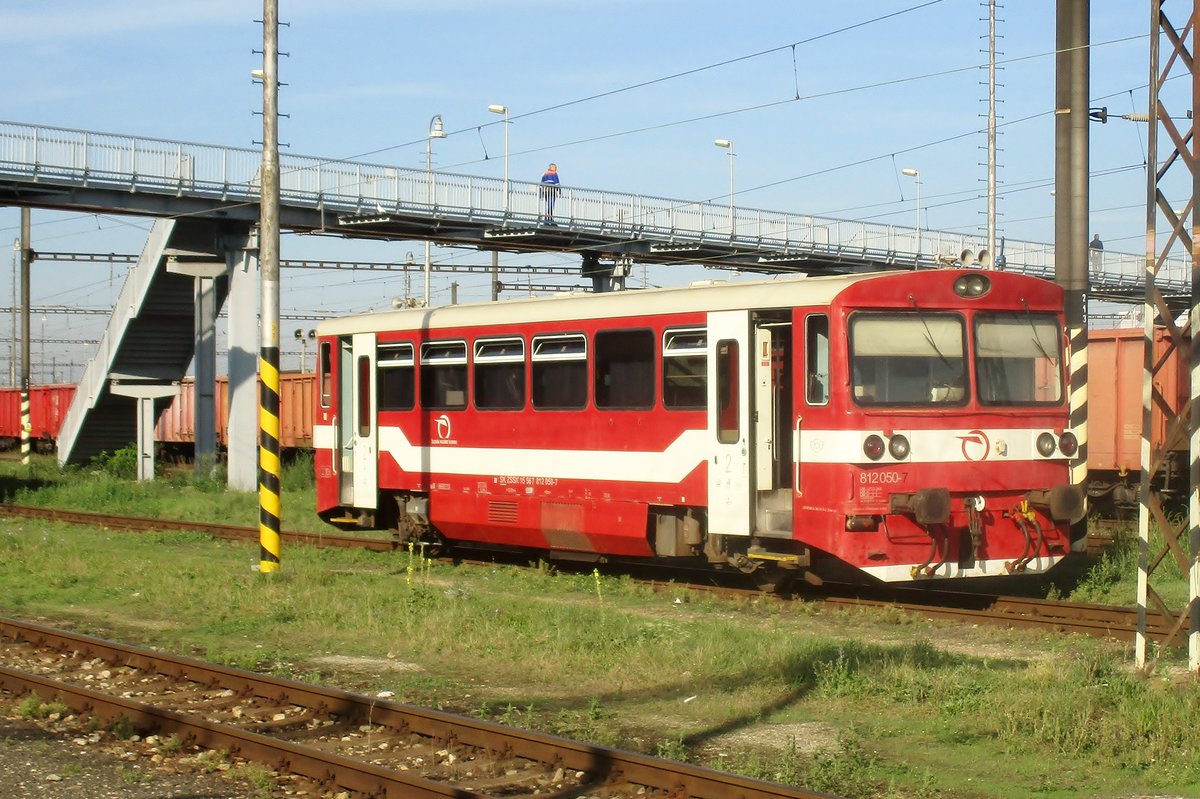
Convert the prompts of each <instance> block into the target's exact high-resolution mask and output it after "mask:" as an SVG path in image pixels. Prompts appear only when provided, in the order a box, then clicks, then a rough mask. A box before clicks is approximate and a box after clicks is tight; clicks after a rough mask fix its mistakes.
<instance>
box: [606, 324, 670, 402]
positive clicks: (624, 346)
mask: <svg viewBox="0 0 1200 799" xmlns="http://www.w3.org/2000/svg"><path fill="white" fill-rule="evenodd" d="M595 347H596V352H595V354H594V357H593V360H594V369H595V386H596V388H595V391H596V407H597V408H614V409H637V408H651V407H653V406H654V354H655V352H654V351H655V347H654V333H653V332H652V331H650V330H605V331H602V332H600V333H597V334H596V343H595Z"/></svg>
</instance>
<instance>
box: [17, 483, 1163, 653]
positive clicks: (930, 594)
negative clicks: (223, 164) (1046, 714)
mask: <svg viewBox="0 0 1200 799" xmlns="http://www.w3.org/2000/svg"><path fill="white" fill-rule="evenodd" d="M0 515H6V516H18V517H22V518H36V519H45V520H49V521H58V522H65V523H70V524H90V525H95V526H98V527H108V528H113V529H124V530H133V531H147V530H163V531H178V532H195V533H206V534H209V535H212V536H214V537H217V538H222V539H227V540H240V541H246V540H255V539H256V538H257V536H258V529H257V528H254V527H238V526H236V525H227V524H213V523H209V522H188V521H177V520H172V519H146V518H142V517H137V516H112V515H109V514H104V513H91V512H87V511H73V510H58V509H54V508H38V507H32V506H27V505H11V504H5V503H0ZM283 537H284V540H286V541H290V542H291V543H303V544H308V545H310V546H316V547H326V546H328V547H340V548H351V549H352V548H363V549H367V550H371V551H375V552H391V551H395V550H397V549H399V548H400V547H401V544H400V543H399V542H398V541H397V540H395V539H381V538H366V537H362V536H346V535H326V534H324V533H301V532H286V531H285V532H284V533H283ZM456 560H460V561H463V562H472V561H470V560H467V559H463V558H461V557H456ZM479 562H481V563H482V562H484V561H479ZM706 575H707V576H708V577H711V576H712V575H710V574H707V573H706ZM652 582H653V581H652ZM671 587H675V588H677V587H678V585H676V584H669V585H666V586H663V588H664V589H669V588H671ZM687 587H688V588H690V589H692V590H696V591H704V592H708V593H715V594H725V595H729V596H739V597H741V596H762V595H763V592H762V591H760V590H748V589H737V588H730V587H727V586H726V587H722V586H712V585H704V584H702V583H699V582H696V583H689V584H688V586H687ZM841 590H844V589H841ZM881 590H882V591H883V592H886V593H889V596H887V597H885V598H882V599H875V598H870V597H867V596H862V595H853V596H833V595H829V594H823V595H820V596H817V597H815V599H816V600H818V601H821V602H824V603H826V604H827V605H829V606H831V607H833V606H842V607H846V606H852V605H856V606H861V607H881V608H882V607H889V608H895V609H898V610H901V611H903V612H905V613H909V614H913V615H920V616H926V617H929V618H939V619H958V620H960V621H965V622H969V623H973V624H1001V625H1004V626H1008V627H1024V628H1030V629H1041V630H1050V631H1056V632H1077V633H1082V634H1085V635H1091V636H1095V637H1102V638H1113V639H1116V640H1118V641H1132V640H1133V638H1134V635H1135V632H1136V624H1137V610H1136V608H1130V607H1119V606H1113V605H1096V604H1081V603H1071V602H1057V601H1054V600H1048V599H1034V598H1024V597H1014V596H997V595H987V594H970V593H966V592H961V591H957V592H950V591H940V592H939V591H928V590H905V589H896V588H885V589H881ZM918 599H919V601H918ZM1148 619H1149V634H1150V636H1151V637H1152V638H1153V639H1154V640H1156V641H1158V642H1160V643H1164V644H1167V645H1172V644H1174V643H1176V642H1177V640H1176V639H1177V636H1174V635H1171V634H1170V633H1171V629H1172V625H1173V624H1174V622H1175V620H1174V619H1167V618H1166V617H1164V616H1163V615H1162V614H1160V613H1157V612H1155V611H1152V610H1151V611H1148ZM1168 637H1170V640H1168Z"/></svg>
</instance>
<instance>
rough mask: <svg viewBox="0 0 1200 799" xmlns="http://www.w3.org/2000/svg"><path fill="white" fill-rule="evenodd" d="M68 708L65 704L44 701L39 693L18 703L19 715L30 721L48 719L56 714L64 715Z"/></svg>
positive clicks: (32, 694)
mask: <svg viewBox="0 0 1200 799" xmlns="http://www.w3.org/2000/svg"><path fill="white" fill-rule="evenodd" d="M67 710H68V708H67V706H66V704H64V703H63V702H46V701H43V700H42V698H41V697H40V696H38V695H37V693H36V692H35V693H31V694H29V695H28V696H26V697H25V698H24V699H22V700H21V701H20V702H18V703H17V706H16V712H17V715H18V716H20V717H22V718H28V719H47V718H50V716H52V715H54V714H55V713H57V714H59V715H63V714H65V713H66V712H67Z"/></svg>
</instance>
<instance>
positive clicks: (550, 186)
mask: <svg viewBox="0 0 1200 799" xmlns="http://www.w3.org/2000/svg"><path fill="white" fill-rule="evenodd" d="M558 192H559V188H558V164H551V165H550V166H548V167H546V172H545V174H544V175H542V186H541V189H540V193H541V195H542V199H544V200H545V201H546V224H547V225H553V224H554V198H556V197H557V196H558Z"/></svg>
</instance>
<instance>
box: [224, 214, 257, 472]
mask: <svg viewBox="0 0 1200 799" xmlns="http://www.w3.org/2000/svg"><path fill="white" fill-rule="evenodd" d="M229 263H230V273H229V299H228V307H229V330H228V336H227V339H228V344H229V364H228V365H229V369H228V373H229V392H228V396H229V430H228V435H229V441H228V463H227V470H228V483H229V487H230V488H232V489H233V490H234V491H255V490H257V488H258V240H257V238H256V237H255V236H254V234H251V236H250V237H249V240H248V241H247V243H246V247H245V249H244V250H242V251H241V252H231V253H230V254H229Z"/></svg>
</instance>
